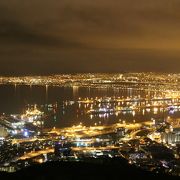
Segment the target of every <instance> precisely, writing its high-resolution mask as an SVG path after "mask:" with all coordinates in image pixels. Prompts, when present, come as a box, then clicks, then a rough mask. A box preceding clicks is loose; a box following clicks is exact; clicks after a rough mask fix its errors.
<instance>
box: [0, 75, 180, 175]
mask: <svg viewBox="0 0 180 180" xmlns="http://www.w3.org/2000/svg"><path fill="white" fill-rule="evenodd" d="M179 77H180V75H179V74H154V73H148V74H146V73H124V74H77V75H54V76H48V77H43V76H38V77H37V76H34V77H31V76H29V77H1V84H2V85H1V86H2V89H3V88H4V86H6V87H8V88H9V89H12V90H13V91H14V93H15V100H16V99H17V96H18V94H19V92H21V93H23V94H26V93H25V92H26V91H27V92H29V90H30V91H31V92H33V91H34V92H36V91H38V88H41V89H42V92H43V94H44V95H43V96H44V97H43V98H42V100H41V102H39V103H35V102H37V99H39V97H36V98H37V99H35V101H34V103H29V102H26V103H25V104H23V106H21V107H22V109H21V110H20V111H16V112H15V111H13V113H7V112H8V111H7V112H2V114H1V117H0V119H1V121H0V142H1V145H0V149H1V151H0V157H1V158H0V170H1V171H6V172H15V171H18V170H20V169H23V168H26V167H29V166H32V165H34V164H42V163H45V162H48V161H60V162H61V161H69V162H74V161H75V162H79V161H80V162H81V161H82V162H86V161H89V159H91V161H92V160H93V159H95V160H96V159H99V158H100V159H101V158H108V159H112V158H123V159H125V160H127V162H128V163H129V165H135V166H137V167H140V168H141V169H143V170H146V171H151V172H154V173H163V174H167V175H173V176H179V175H180V164H179V162H180V161H179V158H180V146H179V145H180V90H179ZM54 88H55V89H56V90H58V92H59V93H60V96H59V94H57V95H54V93H55V92H56V90H55V89H54ZM0 91H1V89H0ZM67 92H70V93H69V94H68V93H67ZM14 93H13V94H14ZM66 93H67V94H66ZM65 94H66V95H65ZM11 95H12V94H10V96H11ZM28 96H29V95H28V94H27V95H25V96H24V95H22V96H18V98H20V99H24V98H27V100H28ZM21 103H22V102H20V104H21ZM17 106H19V104H17ZM12 109H13V108H12Z"/></svg>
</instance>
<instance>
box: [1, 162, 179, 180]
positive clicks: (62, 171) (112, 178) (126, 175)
mask: <svg viewBox="0 0 180 180" xmlns="http://www.w3.org/2000/svg"><path fill="white" fill-rule="evenodd" d="M0 179H13V180H16V179H18V180H20V179H23V180H26V179H31V180H35V179H37V180H71V179H72V180H74V179H79V180H81V179H82V180H93V179H104V180H106V179H108V180H118V179H119V180H121V179H123V180H126V179H139V180H140V179H144V180H147V179H151V180H154V179H169V180H176V179H179V178H178V177H171V176H167V175H163V174H161V175H159V174H155V173H151V172H146V171H143V170H140V169H138V168H136V167H134V166H130V165H128V164H127V163H126V162H124V161H122V160H119V159H118V160H117V159H114V160H111V161H107V162H103V163H102V162H101V163H92V162H91V163H88V162H86V163H85V162H48V163H45V164H41V165H34V166H32V167H29V168H26V169H23V170H21V171H18V172H16V173H13V174H6V173H1V175H0Z"/></svg>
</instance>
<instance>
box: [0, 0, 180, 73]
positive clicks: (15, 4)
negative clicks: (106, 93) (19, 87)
mask: <svg viewBox="0 0 180 180" xmlns="http://www.w3.org/2000/svg"><path fill="white" fill-rule="evenodd" d="M179 9H180V2H179V0H171V1H169V0H151V1H144V0H136V1H135V0H126V1H123V0H111V1H108V0H94V1H88V0H61V1H59V0H31V1H24V0H6V1H1V2H0V61H1V67H0V71H1V72H6V71H7V73H8V72H11V71H12V70H13V71H14V72H16V70H15V69H14V67H11V65H10V62H12V63H14V62H17V64H19V65H21V67H22V68H20V67H19V68H17V71H18V72H22V73H25V72H36V73H38V72H41V73H43V72H44V73H48V72H74V71H118V70H119V68H118V67H120V70H123V69H124V70H133V71H136V70H137V71H141V70H142V71H143V70H145V71H149V70H151V71H153V70H155V71H163V70H164V71H169V70H171V71H173V70H174V71H177V68H176V67H177V64H179V54H178V53H177V52H178V51H179V47H180V31H179V29H180V21H179V18H180V11H179ZM107 52H108V53H107ZM146 60H148V62H145V61H146ZM164 61H166V63H163V62H164ZM171 61H173V64H172V63H170V62H171ZM6 62H9V63H6ZM149 62H151V63H149ZM167 64H169V66H168V65H167ZM35 65H38V69H37V70H34V69H35V67H34V66H35Z"/></svg>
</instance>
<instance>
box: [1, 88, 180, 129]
mask: <svg viewBox="0 0 180 180" xmlns="http://www.w3.org/2000/svg"><path fill="white" fill-rule="evenodd" d="M155 95H156V96H157V95H161V92H150V91H143V90H134V89H132V88H127V89H118V88H117V89H114V88H89V87H77V86H74V87H52V86H22V85H21V86H17V85H16V86H13V85H1V86H0V113H4V112H5V113H8V114H11V113H13V114H14V113H22V112H23V111H24V110H25V107H27V105H28V104H37V105H39V106H40V105H43V108H44V109H45V110H48V107H50V106H48V105H49V104H52V105H55V104H56V103H57V107H56V108H55V109H53V111H54V112H53V114H52V115H51V116H50V117H49V118H48V119H46V122H45V125H46V127H54V126H56V127H64V126H72V125H74V124H79V123H80V122H82V123H83V124H84V125H87V126H90V125H95V124H97V125H98V124H113V123H116V122H119V121H127V122H134V121H136V122H140V121H146V120H150V119H151V118H166V117H167V116H169V115H170V116H171V117H173V118H179V117H180V113H179V112H174V111H166V110H164V109H162V108H157V109H152V108H149V109H140V110H138V111H131V112H114V113H104V114H87V113H86V111H87V110H88V109H90V108H94V105H92V104H80V103H77V102H75V103H74V101H77V100H78V99H79V97H80V98H96V97H97V98H100V97H121V98H127V97H142V98H145V97H147V96H148V97H153V96H155ZM66 101H67V102H70V103H68V104H67V102H66ZM116 105H122V104H113V103H111V104H108V106H111V107H114V106H116ZM41 107H42V106H41Z"/></svg>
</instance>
